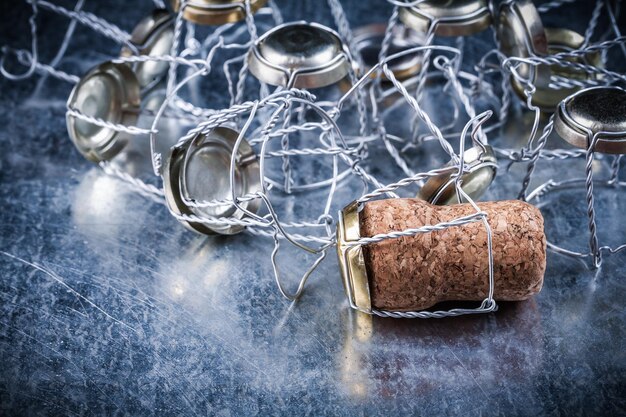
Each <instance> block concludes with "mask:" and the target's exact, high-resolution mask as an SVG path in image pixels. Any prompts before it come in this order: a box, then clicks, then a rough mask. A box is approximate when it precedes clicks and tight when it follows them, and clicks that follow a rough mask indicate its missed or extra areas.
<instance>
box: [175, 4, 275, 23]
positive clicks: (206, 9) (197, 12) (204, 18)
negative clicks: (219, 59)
mask: <svg viewBox="0 0 626 417" xmlns="http://www.w3.org/2000/svg"><path fill="white" fill-rule="evenodd" d="M266 3H267V0H250V9H251V11H252V13H256V12H257V11H258V10H259V9H260V8H261V7H263V6H265V4H266ZM171 4H172V8H173V9H174V11H175V12H178V10H179V8H180V4H181V0H171ZM245 17H246V13H245V2H244V0H189V1H187V6H186V7H185V10H184V11H183V18H184V19H185V20H187V21H189V22H192V23H196V24H199V25H225V24H227V23H236V22H239V21H241V20H243V19H244V18H245Z"/></svg>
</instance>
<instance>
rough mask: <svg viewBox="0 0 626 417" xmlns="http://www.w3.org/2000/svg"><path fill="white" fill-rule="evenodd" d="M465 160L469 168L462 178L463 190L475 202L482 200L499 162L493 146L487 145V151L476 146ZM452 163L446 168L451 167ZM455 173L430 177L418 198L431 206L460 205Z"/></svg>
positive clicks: (464, 157) (465, 155)
mask: <svg viewBox="0 0 626 417" xmlns="http://www.w3.org/2000/svg"><path fill="white" fill-rule="evenodd" d="M463 160H464V162H465V164H466V165H468V166H469V168H468V170H467V171H465V173H464V174H463V176H462V177H461V180H462V182H461V188H462V189H463V191H465V193H467V194H468V195H469V196H470V197H471V198H472V199H473V200H474V199H478V198H480V197H481V196H482V195H483V194H484V193H485V191H487V189H488V188H489V186H490V185H491V183H492V182H493V180H494V178H495V177H496V170H497V167H498V161H497V159H496V156H495V153H494V151H493V149H492V148H491V146H489V145H485V149H484V150H483V148H481V147H480V146H474V147H472V148H470V149H468V150H466V151H465V152H464V154H463ZM451 165H452V163H449V164H447V165H446V166H451ZM453 176H454V173H449V174H441V175H437V176H436V177H430V178H429V179H428V181H426V184H424V186H423V187H422V189H421V190H420V192H419V194H418V197H419V198H421V199H422V200H426V201H427V202H429V203H430V204H437V205H450V204H458V203H459V200H458V198H457V195H456V188H455V181H456V179H455V178H454V177H453Z"/></svg>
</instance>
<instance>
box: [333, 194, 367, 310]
mask: <svg viewBox="0 0 626 417" xmlns="http://www.w3.org/2000/svg"><path fill="white" fill-rule="evenodd" d="M358 209H359V204H358V203H357V202H356V201H355V202H352V203H350V204H349V205H348V206H346V207H345V208H344V209H343V210H342V211H341V212H340V213H339V223H338V224H337V255H338V256H339V266H340V269H341V277H342V280H343V284H344V289H345V291H346V296H347V297H348V301H349V302H350V306H351V307H352V308H355V309H357V310H359V311H362V312H364V313H371V312H372V301H371V298H370V290H369V280H368V278H367V270H366V268H365V260H364V258H363V249H362V247H361V245H354V246H353V245H351V243H353V242H356V241H358V240H359V238H360V237H361V233H360V230H359V227H360V224H359V211H358Z"/></svg>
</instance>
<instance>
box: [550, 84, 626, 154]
mask: <svg viewBox="0 0 626 417" xmlns="http://www.w3.org/2000/svg"><path fill="white" fill-rule="evenodd" d="M554 129H555V130H556V132H557V133H558V134H559V136H561V138H563V139H564V140H565V141H566V142H568V143H570V144H571V145H573V146H575V147H577V148H581V149H587V148H588V146H589V143H588V142H589V140H590V139H591V138H590V137H589V134H591V135H592V136H593V135H595V134H598V140H597V142H596V145H595V148H594V152H601V153H609V154H626V90H624V89H622V88H619V87H591V88H587V89H585V90H580V91H578V92H576V93H574V94H572V95H571V96H569V97H567V98H566V99H565V100H563V101H562V102H561V104H560V105H559V107H558V109H557V112H556V115H555V119H554Z"/></svg>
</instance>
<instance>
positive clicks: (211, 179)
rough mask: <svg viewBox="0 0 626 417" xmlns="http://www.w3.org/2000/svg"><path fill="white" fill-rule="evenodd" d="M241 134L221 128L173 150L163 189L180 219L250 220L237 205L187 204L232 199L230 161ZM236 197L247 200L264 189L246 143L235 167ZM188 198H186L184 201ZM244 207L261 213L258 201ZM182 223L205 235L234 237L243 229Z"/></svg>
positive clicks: (164, 173) (199, 135)
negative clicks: (207, 217) (188, 217)
mask: <svg viewBox="0 0 626 417" xmlns="http://www.w3.org/2000/svg"><path fill="white" fill-rule="evenodd" d="M238 136H239V133H238V132H237V131H235V130H232V129H229V128H226V127H217V128H215V129H213V130H212V131H211V132H209V133H208V134H206V135H205V134H198V135H197V136H196V137H195V138H194V139H192V140H191V141H189V142H187V143H186V144H185V145H184V146H180V147H176V146H175V147H173V148H172V150H171V152H170V156H169V158H168V160H167V161H166V163H165V166H164V168H163V189H164V192H165V199H166V201H167V204H168V206H169V207H170V209H171V210H172V211H173V212H174V213H177V214H178V215H196V216H199V217H202V216H205V217H206V216H210V217H224V218H231V219H232V218H234V219H242V218H244V217H245V216H246V213H244V212H243V211H242V210H239V209H238V208H236V207H234V206H233V205H222V206H213V207H190V206H188V205H187V204H186V203H185V200H192V201H196V202H201V201H205V202H206V201H212V200H224V199H228V198H231V193H230V160H231V155H232V153H233V149H234V146H235V143H236V141H237V137H238ZM235 188H236V195H237V196H243V195H246V194H248V193H254V192H256V191H259V190H260V189H261V178H260V171H259V163H258V161H257V157H256V155H255V153H254V151H253V150H252V148H251V147H250V145H249V144H248V143H247V142H246V141H245V140H243V141H242V142H241V144H240V145H239V147H238V151H237V165H236V167H235ZM183 196H185V198H183ZM241 206H242V207H243V208H244V209H246V210H248V211H250V212H252V213H254V212H256V211H257V210H258V209H259V206H260V202H259V200H258V199H254V200H250V201H246V202H242V203H241ZM182 223H183V224H184V225H185V226H186V227H187V228H188V229H190V230H193V231H195V232H199V233H203V234H208V235H212V234H223V235H232V234H235V233H239V232H241V231H242V230H243V229H244V228H243V227H242V226H228V225H226V226H215V225H210V224H204V223H198V222H187V221H182Z"/></svg>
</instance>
